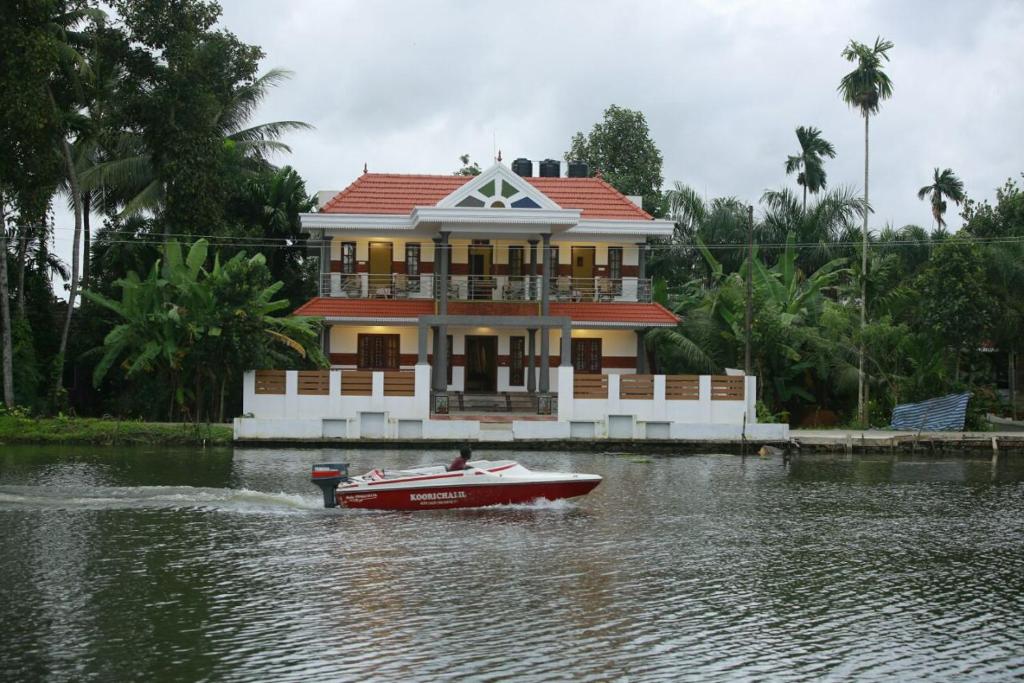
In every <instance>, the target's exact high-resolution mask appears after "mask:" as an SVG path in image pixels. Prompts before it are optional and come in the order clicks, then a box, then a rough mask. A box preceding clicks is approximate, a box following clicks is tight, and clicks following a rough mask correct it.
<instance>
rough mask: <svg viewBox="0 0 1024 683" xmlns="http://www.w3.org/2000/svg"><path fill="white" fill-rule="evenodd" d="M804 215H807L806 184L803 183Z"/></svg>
mask: <svg viewBox="0 0 1024 683" xmlns="http://www.w3.org/2000/svg"><path fill="white" fill-rule="evenodd" d="M804 213H807V183H804Z"/></svg>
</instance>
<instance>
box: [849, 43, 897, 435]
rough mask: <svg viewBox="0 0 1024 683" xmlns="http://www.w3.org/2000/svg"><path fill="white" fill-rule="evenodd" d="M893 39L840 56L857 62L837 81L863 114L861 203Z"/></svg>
mask: <svg viewBox="0 0 1024 683" xmlns="http://www.w3.org/2000/svg"><path fill="white" fill-rule="evenodd" d="M893 47H894V46H893V43H892V42H891V41H888V40H883V39H882V38H881V36H879V37H877V38H875V45H874V47H870V46H868V45H865V44H864V43H858V42H857V41H856V40H851V41H850V44H849V45H847V46H846V48H845V49H844V50H843V52H842V56H843V58H845V59H846V60H847V61H849V62H854V63H856V65H857V68H855V69H854V70H853V71H851V72H850V73H848V74H846V75H845V76H843V78H842V80H840V81H839V95H840V97H842V99H843V101H844V102H846V103H847V104H848V105H850V106H851V107H856V108H857V109H858V110H860V113H861V115H862V116H863V117H864V205H865V206H870V204H869V202H868V121H870V120H871V115H872V114H876V113H878V105H879V104H880V103H881V101H882V100H887V99H889V98H890V97H892V81H891V80H890V79H889V76H888V75H886V73H885V72H884V71H882V62H883V60H884V61H886V62H887V61H889V50H891V49H892V48H893ZM868 213H869V212H868V211H865V212H864V231H863V234H862V238H863V245H862V247H863V254H862V255H861V258H862V261H861V275H862V281H861V300H860V328H861V342H860V353H859V360H858V373H859V380H858V385H859V386H858V390H857V419H858V420H859V421H860V422H861V424H864V423H865V422H866V419H865V418H866V415H865V412H864V411H865V403H866V401H865V396H864V387H865V384H864V340H863V332H864V327H865V326H866V325H867V279H866V274H867V267H868Z"/></svg>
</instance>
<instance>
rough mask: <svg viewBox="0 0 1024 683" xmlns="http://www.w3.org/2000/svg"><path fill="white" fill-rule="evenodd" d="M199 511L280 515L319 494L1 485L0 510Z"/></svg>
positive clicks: (315, 504)
mask: <svg viewBox="0 0 1024 683" xmlns="http://www.w3.org/2000/svg"><path fill="white" fill-rule="evenodd" d="M147 508H155V509H170V510H201V511H222V512H240V513H256V514H274V513H277V514H281V513H290V512H306V511H309V510H321V509H323V508H322V503H321V501H320V499H319V498H317V497H316V496H308V495H299V494H297V493H283V492H282V493H268V492H266V491H253V490H251V489H244V488H243V489H227V488H212V487H194V486H110V487H102V486H92V487H82V488H73V489H71V488H62V487H49V486H47V487H43V486H3V487H0V510H5V509H47V510H131V509H147Z"/></svg>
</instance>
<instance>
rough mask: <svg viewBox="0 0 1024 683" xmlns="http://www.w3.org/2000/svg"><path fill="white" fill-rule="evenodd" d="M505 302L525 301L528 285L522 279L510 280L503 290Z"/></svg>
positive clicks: (502, 295)
mask: <svg viewBox="0 0 1024 683" xmlns="http://www.w3.org/2000/svg"><path fill="white" fill-rule="evenodd" d="M501 298H502V300H503V301H525V300H526V283H525V282H523V281H522V279H517V280H509V281H508V282H507V283H506V284H505V287H504V288H502V290H501Z"/></svg>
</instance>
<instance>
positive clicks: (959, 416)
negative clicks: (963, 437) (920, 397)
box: [891, 393, 971, 432]
mask: <svg viewBox="0 0 1024 683" xmlns="http://www.w3.org/2000/svg"><path fill="white" fill-rule="evenodd" d="M970 398H971V395H970V393H965V394H950V395H949V396H940V397H939V398H930V399H928V400H927V401H921V402H920V403H903V404H900V405H898V406H896V407H895V408H893V409H892V425H891V426H892V428H893V429H916V430H922V431H929V432H940V431H963V428H964V419H965V417H966V416H967V401H968V400H969V399H970Z"/></svg>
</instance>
